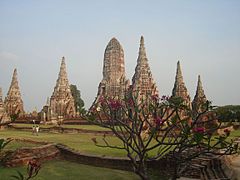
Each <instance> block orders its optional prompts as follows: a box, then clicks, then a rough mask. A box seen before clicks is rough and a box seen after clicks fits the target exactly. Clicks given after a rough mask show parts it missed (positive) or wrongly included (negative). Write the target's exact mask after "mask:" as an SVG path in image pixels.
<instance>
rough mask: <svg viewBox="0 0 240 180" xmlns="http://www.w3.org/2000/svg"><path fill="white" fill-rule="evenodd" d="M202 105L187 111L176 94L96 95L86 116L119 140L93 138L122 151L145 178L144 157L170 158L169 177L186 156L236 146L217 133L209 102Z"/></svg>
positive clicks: (188, 159)
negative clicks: (118, 96) (174, 95)
mask: <svg viewBox="0 0 240 180" xmlns="http://www.w3.org/2000/svg"><path fill="white" fill-rule="evenodd" d="M203 109H204V110H203V111H201V112H200V113H196V112H192V110H191V109H189V108H188V107H187V106H185V105H184V102H183V100H182V99H181V98H168V97H166V96H163V97H161V98H159V97H158V96H156V95H154V96H146V97H141V98H139V97H138V96H133V95H129V96H127V97H125V98H124V99H123V100H118V99H114V98H107V97H101V99H100V100H99V103H98V104H97V105H96V106H95V108H92V109H91V111H89V112H88V115H87V117H86V118H87V119H88V120H90V121H91V122H92V123H94V124H97V125H99V126H102V127H105V128H108V129H110V130H111V131H112V132H113V133H114V135H115V136H116V137H117V138H118V139H120V140H121V142H122V145H121V146H117V145H112V144H110V143H109V142H108V141H107V139H106V136H105V135H104V136H103V142H104V143H101V144H100V143H98V141H97V140H96V139H95V138H93V141H94V143H95V144H96V145H97V146H100V147H108V148H116V149H123V150H125V151H126V153H127V157H128V158H129V159H130V160H131V163H132V165H133V169H134V172H135V173H136V174H138V175H139V176H140V177H141V178H142V179H149V175H148V170H147V166H146V161H147V160H153V159H160V158H163V157H164V156H166V155H168V156H171V157H172V158H173V159H174V160H175V163H174V164H175V167H173V173H172V179H176V178H177V177H178V176H179V175H180V173H181V172H182V171H183V170H185V169H186V167H187V165H189V163H190V162H191V160H192V159H194V158H196V157H198V156H199V155H201V154H206V153H213V154H219V155H223V154H232V153H235V152H236V151H237V148H238V147H237V144H234V142H233V141H228V140H227V137H228V136H229V132H228V131H227V130H226V132H225V134H224V135H221V136H217V135H216V130H217V129H218V128H219V126H221V123H216V119H215V115H214V112H213V111H212V110H213V107H211V106H210V103H209V102H207V103H206V104H205V105H204V108H203ZM153 150H154V151H153ZM153 152H155V153H153ZM186 153H187V154H188V155H187V156H186V155H185V154H186ZM183 167H184V168H183Z"/></svg>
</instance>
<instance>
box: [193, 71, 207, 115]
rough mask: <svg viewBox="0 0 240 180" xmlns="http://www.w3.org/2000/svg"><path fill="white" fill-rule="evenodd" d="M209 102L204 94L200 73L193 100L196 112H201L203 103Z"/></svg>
mask: <svg viewBox="0 0 240 180" xmlns="http://www.w3.org/2000/svg"><path fill="white" fill-rule="evenodd" d="M206 102H207V98H206V96H205V94H204V90H203V86H202V81H201V77H200V75H198V82H197V90H196V94H195V96H194V99H193V101H192V109H193V111H194V112H195V113H200V112H201V111H202V105H203V104H205V103H206Z"/></svg>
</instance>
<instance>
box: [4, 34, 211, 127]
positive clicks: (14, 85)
mask: <svg viewBox="0 0 240 180" xmlns="http://www.w3.org/2000/svg"><path fill="white" fill-rule="evenodd" d="M56 58H58V57H56ZM67 61H68V60H67V58H65V57H62V58H61V63H60V70H59V74H58V78H57V80H56V85H55V86H54V87H53V91H52V94H49V98H47V99H46V104H44V105H43V107H42V109H41V110H40V111H39V112H38V111H37V110H36V109H35V110H33V111H32V112H30V113H29V112H28V113H27V112H26V111H25V110H24V101H23V99H22V96H21V94H22V93H23V92H21V88H20V84H21V79H18V72H17V67H16V68H15V69H14V70H13V75H12V80H11V83H10V87H9V89H8V92H7V95H6V97H3V93H2V88H0V120H1V123H7V122H9V121H11V119H12V118H14V117H16V122H17V121H19V122H23V123H24V122H30V121H32V120H36V121H38V122H39V123H43V124H57V123H58V122H59V121H61V122H67V121H69V122H74V121H75V122H79V123H81V122H82V118H81V115H80V113H79V111H78V109H77V107H76V106H75V100H74V97H73V94H72V92H71V88H70V84H71V83H70V82H69V79H68V75H67V67H66V63H67ZM149 61H151V60H149V59H148V58H147V53H146V48H145V44H144V37H143V36H141V38H140V46H139V51H138V58H137V61H136V67H135V72H134V75H133V77H132V80H131V81H130V80H129V78H128V77H126V73H125V62H124V49H123V47H122V45H121V44H120V42H119V41H118V40H117V39H116V38H115V37H114V38H112V39H111V40H110V41H109V43H108V44H107V46H106V49H105V52H104V58H103V72H102V74H103V77H102V80H101V81H100V83H99V85H98V90H97V94H96V97H95V100H94V102H92V106H91V107H90V108H92V107H94V106H97V104H98V103H99V101H100V99H101V97H111V98H114V99H119V100H121V99H123V98H124V97H125V96H126V94H128V93H132V94H138V95H139V96H138V97H139V98H143V97H144V96H146V95H157V96H159V97H160V96H162V94H161V91H159V89H158V87H157V85H156V82H155V81H154V77H153V75H152V72H151V69H150V65H149ZM176 62H177V68H176V76H175V82H173V89H172V92H169V94H171V97H181V98H182V99H183V101H184V104H185V105H187V106H188V107H189V108H190V109H192V110H194V111H198V110H199V108H200V105H201V104H203V103H205V102H206V101H207V98H206V96H205V94H204V90H203V86H202V82H201V78H200V75H198V74H196V79H197V82H196V85H197V86H196V94H195V96H194V97H193V100H191V97H190V95H189V93H188V90H187V87H186V86H185V83H184V79H183V73H182V69H181V65H180V61H177V60H176ZM173 68H174V67H173ZM9 78H10V77H9ZM21 85H22V86H24V85H23V84H21ZM0 87H1V85H0Z"/></svg>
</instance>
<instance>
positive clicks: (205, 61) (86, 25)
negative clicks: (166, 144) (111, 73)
mask: <svg viewBox="0 0 240 180" xmlns="http://www.w3.org/2000/svg"><path fill="white" fill-rule="evenodd" d="M239 22H240V1H237V0H235V1H234V0H225V1H223V0H211V1H209V0H205V1H204V0H201V1H197V0H195V1H193V0H192V1H191V0H175V1H174V0H166V1H160V0H155V1H153V0H152V1H151V0H149V1H147V0H121V1H117V0H115V1H114V0H101V1H100V0H95V1H93V0H86V1H80V0H79V1H77V0H76V1H73V0H65V1H63V0H62V1H61V0H49V1H47V0H41V1H33V0H28V1H27V0H21V1H18V0H0V25H1V26H0V87H2V89H3V94H4V96H5V95H6V93H7V90H8V88H9V85H10V81H11V76H12V72H13V69H14V68H15V67H16V68H17V69H18V75H19V76H18V79H19V84H20V88H21V92H22V98H23V101H24V106H25V109H26V110H27V111H30V110H33V108H34V107H37V109H38V110H40V109H41V108H42V106H43V105H44V104H45V102H46V99H47V97H48V96H51V94H52V91H53V88H54V86H55V83H56V79H57V75H58V72H59V66H60V60H61V57H62V56H65V57H66V64H67V70H68V77H69V81H70V83H72V84H76V85H77V86H78V88H79V89H80V90H81V93H82V98H83V99H84V101H85V102H86V105H87V107H88V106H89V105H90V104H91V103H92V101H93V100H94V98H95V96H96V94H97V87H98V84H99V82H100V80H101V79H102V66H103V54H104V50H105V47H106V45H107V43H108V42H109V40H110V39H111V38H112V37H116V38H117V39H118V40H119V41H120V43H121V44H122V46H123V48H124V52H125V66H126V74H127V77H128V78H129V79H131V78H132V76H133V73H134V68H135V66H136V60H137V55H138V47H139V39H140V36H141V35H143V36H144V37H145V46H146V50H147V56H148V59H149V64H150V67H151V70H152V74H153V77H154V79H155V81H156V83H157V86H158V89H159V91H160V94H161V95H170V94H171V91H172V88H173V83H174V78H175V71H176V63H177V61H178V60H180V61H181V66H182V70H183V76H184V80H185V84H186V86H187V88H188V91H189V93H190V95H191V97H192V98H193V96H194V93H195V89H196V81H197V75H198V74H200V75H201V76H202V81H203V86H204V89H205V94H206V96H207V97H208V99H209V100H212V101H213V103H214V104H217V105H225V104H240V80H239V77H240V75H239V74H240V73H239V72H240V71H239V69H240V23H239Z"/></svg>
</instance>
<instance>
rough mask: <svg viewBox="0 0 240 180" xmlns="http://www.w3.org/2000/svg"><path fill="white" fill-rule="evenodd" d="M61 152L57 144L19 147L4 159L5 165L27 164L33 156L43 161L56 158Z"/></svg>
mask: <svg viewBox="0 0 240 180" xmlns="http://www.w3.org/2000/svg"><path fill="white" fill-rule="evenodd" d="M59 154H60V151H59V150H58V148H56V146H55V144H46V145H42V146H39V147H32V148H19V149H17V150H16V151H14V152H11V153H8V154H7V156H6V157H5V158H4V160H3V165H4V166H6V167H16V166H21V165H27V164H28V162H29V161H30V160H32V159H33V158H36V159H37V160H38V161H40V162H43V161H47V160H51V159H54V158H56V157H57V156H59Z"/></svg>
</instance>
